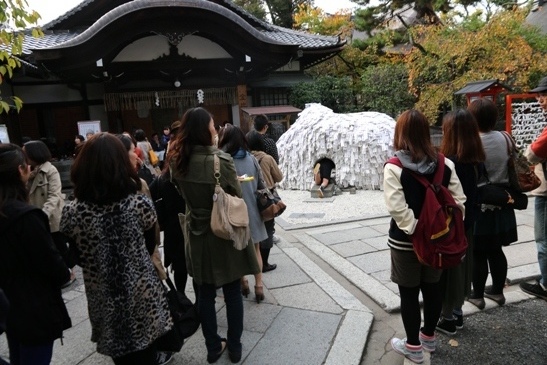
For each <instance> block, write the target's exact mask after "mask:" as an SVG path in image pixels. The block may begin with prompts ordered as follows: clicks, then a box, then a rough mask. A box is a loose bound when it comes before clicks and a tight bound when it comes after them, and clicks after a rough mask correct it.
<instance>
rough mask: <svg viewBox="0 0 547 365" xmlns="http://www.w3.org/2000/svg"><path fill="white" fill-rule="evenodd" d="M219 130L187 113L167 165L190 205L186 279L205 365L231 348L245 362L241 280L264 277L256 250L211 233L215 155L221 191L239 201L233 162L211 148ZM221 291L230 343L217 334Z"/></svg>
mask: <svg viewBox="0 0 547 365" xmlns="http://www.w3.org/2000/svg"><path fill="white" fill-rule="evenodd" d="M215 135H216V130H215V124H214V121H213V118H212V116H211V114H209V112H208V111H207V110H205V109H203V108H193V109H189V110H188V111H187V112H186V113H185V114H184V116H183V118H182V121H181V126H180V129H179V131H178V132H177V134H176V136H175V137H174V140H171V141H170V147H169V154H168V156H167V159H168V161H167V163H168V164H169V166H170V169H171V178H172V180H173V181H174V182H175V185H176V186H177V188H178V190H179V192H180V193H181V195H182V197H183V198H184V200H185V201H186V220H185V222H186V223H185V225H184V230H183V231H184V233H185V236H186V238H187V239H186V240H185V242H184V247H185V252H186V264H187V269H188V273H189V275H190V276H192V278H193V279H194V281H195V283H196V284H197V286H198V298H197V301H198V309H199V315H200V319H201V330H202V332H203V337H205V345H206V347H207V362H208V363H214V362H216V361H217V360H218V359H219V358H220V356H221V355H222V353H223V352H224V350H225V349H226V348H228V354H229V357H230V360H231V361H232V362H234V363H236V362H239V361H240V360H241V350H242V347H241V334H242V332H243V299H242V296H241V291H240V279H241V277H243V276H245V275H249V274H255V273H258V272H259V271H260V269H259V267H258V262H257V259H256V254H255V251H254V247H253V245H249V244H247V243H248V242H238V243H237V245H238V246H239V247H241V246H244V247H245V248H243V249H242V250H237V249H236V248H235V247H234V242H233V241H230V240H225V239H222V238H219V237H217V236H215V235H214V234H213V232H212V231H211V228H210V226H211V209H212V207H213V195H214V193H215V185H216V181H217V180H216V178H215V172H214V166H213V164H214V155H216V156H217V157H218V158H219V160H220V179H219V180H220V185H221V187H222V188H223V189H224V191H225V192H226V193H227V194H230V195H235V196H238V197H241V194H242V193H241V187H240V183H239V181H238V179H237V174H236V169H235V166H234V162H233V159H232V157H231V156H230V155H229V154H227V153H225V152H223V151H220V150H219V149H217V148H216V147H214V146H213V141H214V137H215ZM218 287H222V291H223V293H224V302H225V303H226V315H227V319H228V333H227V339H226V338H222V337H220V336H219V335H218V333H217V317H216V309H215V298H216V289H217V288H218Z"/></svg>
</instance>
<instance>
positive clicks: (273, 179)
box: [246, 130, 283, 272]
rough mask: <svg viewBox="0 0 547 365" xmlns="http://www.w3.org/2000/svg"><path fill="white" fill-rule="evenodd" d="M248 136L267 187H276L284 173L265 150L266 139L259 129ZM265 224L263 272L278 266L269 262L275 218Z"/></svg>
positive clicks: (261, 249) (262, 242)
mask: <svg viewBox="0 0 547 365" xmlns="http://www.w3.org/2000/svg"><path fill="white" fill-rule="evenodd" d="M246 137H247V144H248V145H249V149H250V150H251V152H252V154H253V156H254V157H255V158H256V160H257V161H258V164H259V165H260V168H261V169H262V176H263V177H264V182H265V183H266V187H267V188H268V189H270V190H273V189H275V184H276V183H278V182H281V180H283V173H282V172H281V170H280V169H279V166H277V162H275V160H274V158H273V157H272V156H270V155H268V154H267V153H266V152H265V146H264V139H263V138H262V136H261V135H260V134H259V133H258V132H257V131H255V130H252V131H250V132H249V133H247V136H246ZM264 225H265V226H266V232H268V239H266V240H264V241H261V242H260V254H261V256H262V272H268V271H272V270H275V269H276V268H277V265H276V264H270V263H269V262H268V258H269V257H270V250H271V249H272V247H273V244H274V233H275V219H270V220H269V221H265V222H264Z"/></svg>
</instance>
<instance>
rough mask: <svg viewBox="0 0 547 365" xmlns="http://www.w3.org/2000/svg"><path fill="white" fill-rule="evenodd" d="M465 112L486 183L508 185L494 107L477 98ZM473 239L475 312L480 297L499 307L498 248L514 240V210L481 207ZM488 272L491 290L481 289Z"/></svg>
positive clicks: (501, 263) (502, 268)
mask: <svg viewBox="0 0 547 365" xmlns="http://www.w3.org/2000/svg"><path fill="white" fill-rule="evenodd" d="M467 109H468V110H469V111H470V112H471V114H473V116H474V117H475V120H476V121H477V124H478V127H479V132H480V138H481V141H482V145H483V147H484V153H485V156H486V159H485V161H484V166H485V168H486V173H487V176H488V180H489V181H490V183H491V184H496V185H501V186H509V178H508V174H507V161H508V160H509V155H508V153H507V140H506V139H505V136H504V135H503V134H502V132H499V131H496V130H494V127H495V125H496V122H497V119H498V110H497V107H496V104H494V102H493V101H491V100H489V99H485V98H481V99H477V100H475V101H473V102H472V103H471V104H470V105H469V107H468V108H467ZM474 236H475V237H474V247H473V293H471V295H470V296H469V298H468V301H469V302H471V303H472V304H474V305H475V306H476V307H477V308H479V309H483V308H484V306H485V302H484V297H487V298H490V299H492V300H494V301H495V302H496V303H498V304H499V305H503V304H505V296H504V295H503V287H504V286H505V279H506V278H507V258H506V257H505V254H504V253H503V249H502V247H503V246H508V245H509V244H510V243H511V242H516V241H517V239H518V237H517V221H516V218H515V211H514V209H513V208H512V207H510V206H505V207H498V206H494V205H486V204H482V205H481V210H480V212H479V214H478V217H477V221H476V223H475V230H474ZM489 271H490V275H492V288H491V289H490V290H485V286H486V279H487V278H488V272H489Z"/></svg>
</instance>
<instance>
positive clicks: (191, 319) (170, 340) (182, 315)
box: [156, 277, 200, 352]
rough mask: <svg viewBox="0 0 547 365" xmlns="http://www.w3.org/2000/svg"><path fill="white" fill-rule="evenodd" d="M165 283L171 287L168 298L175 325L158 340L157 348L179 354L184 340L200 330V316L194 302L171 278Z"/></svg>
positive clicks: (167, 294)
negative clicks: (179, 289)
mask: <svg viewBox="0 0 547 365" xmlns="http://www.w3.org/2000/svg"><path fill="white" fill-rule="evenodd" d="M165 282H166V283H167V286H168V287H169V290H168V291H167V293H166V297H167V304H168V305H169V310H170V311H171V316H172V317H173V322H174V325H173V328H172V329H170V330H169V331H168V332H167V333H166V334H164V335H163V336H162V337H160V338H158V339H157V340H156V346H157V349H158V351H171V352H179V351H180V349H181V348H182V345H183V344H184V340H185V339H186V338H188V337H190V336H192V335H193V334H194V333H196V331H197V330H198V328H199V325H200V320H199V314H198V311H197V308H196V306H195V305H194V304H193V303H192V301H191V300H190V299H188V297H187V296H186V295H185V294H184V293H181V292H180V291H178V290H177V289H176V288H175V285H173V282H172V281H171V279H170V278H169V277H167V279H166V280H165Z"/></svg>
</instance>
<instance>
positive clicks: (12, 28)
mask: <svg viewBox="0 0 547 365" xmlns="http://www.w3.org/2000/svg"><path fill="white" fill-rule="evenodd" d="M27 6H28V4H27V2H26V1H25V0H0V22H1V23H2V24H4V26H3V27H1V28H0V45H1V47H0V83H2V82H4V80H5V79H6V78H11V77H13V72H14V71H15V69H17V68H19V67H21V62H19V59H18V58H17V56H19V55H21V53H22V52H23V40H24V33H23V30H24V29H27V27H30V26H34V25H36V24H37V23H38V20H39V19H40V15H39V14H38V13H37V12H35V11H28V10H27V9H26V7H27ZM30 31H31V34H32V36H33V37H40V36H42V35H43V33H42V31H41V30H40V29H39V28H34V29H31V30H30ZM22 105H23V103H22V101H21V99H19V98H18V97H16V96H13V97H11V98H9V99H7V100H6V99H2V98H1V97H0V113H1V112H6V113H7V112H9V110H10V109H11V108H15V109H16V110H17V111H19V110H20V109H21V107H22Z"/></svg>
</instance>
